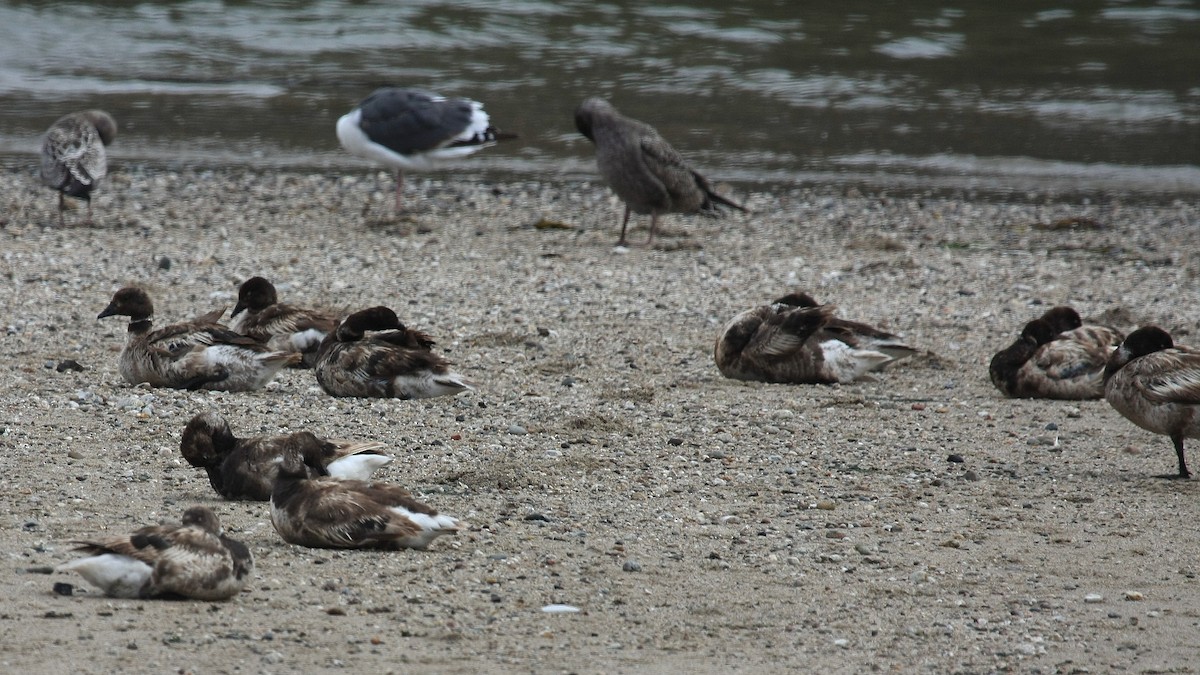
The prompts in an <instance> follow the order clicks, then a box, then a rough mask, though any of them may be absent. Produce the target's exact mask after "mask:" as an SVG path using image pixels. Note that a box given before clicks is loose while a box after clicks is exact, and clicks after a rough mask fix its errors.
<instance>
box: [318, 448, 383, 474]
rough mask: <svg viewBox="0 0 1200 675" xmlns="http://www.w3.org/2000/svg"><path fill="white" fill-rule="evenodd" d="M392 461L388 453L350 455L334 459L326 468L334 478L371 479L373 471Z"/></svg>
mask: <svg viewBox="0 0 1200 675" xmlns="http://www.w3.org/2000/svg"><path fill="white" fill-rule="evenodd" d="M391 461H392V458H391V457H388V456H387V455H370V454H365V455H350V456H349V457H341V458H339V459H335V460H333V461H332V462H330V463H329V466H327V467H325V470H326V471H328V472H329V475H330V476H333V477H334V478H342V479H350V480H370V479H371V474H372V473H375V471H376V470H377V469H379V467H381V466H386V465H387V464H389V463H391Z"/></svg>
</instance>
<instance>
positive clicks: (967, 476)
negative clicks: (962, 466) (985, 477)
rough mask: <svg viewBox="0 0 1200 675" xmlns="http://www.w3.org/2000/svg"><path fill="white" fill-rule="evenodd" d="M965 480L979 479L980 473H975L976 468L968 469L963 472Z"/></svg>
mask: <svg viewBox="0 0 1200 675" xmlns="http://www.w3.org/2000/svg"><path fill="white" fill-rule="evenodd" d="M963 480H969V481H976V480H979V474H977V473H975V470H974V469H967V470H966V471H964V472H963Z"/></svg>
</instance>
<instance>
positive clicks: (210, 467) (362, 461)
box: [179, 412, 392, 502]
mask: <svg viewBox="0 0 1200 675" xmlns="http://www.w3.org/2000/svg"><path fill="white" fill-rule="evenodd" d="M383 445H384V444H383V443H380V442H378V441H364V442H353V441H338V440H326V439H324V438H320V437H318V436H316V435H314V434H312V433H310V432H307V431H301V432H297V433H292V434H286V435H282V436H254V437H251V438H238V437H236V436H234V435H233V430H232V429H230V427H229V423H228V422H226V421H225V420H224V419H223V418H221V416H219V415H217V414H216V413H214V412H204V413H200V414H198V415H196V416H195V417H193V418H192V419H191V421H189V422H188V423H187V426H186V427H184V430H183V437H182V438H181V439H180V441H179V449H180V452H181V453H182V454H183V457H184V459H186V460H187V462H188V464H191V465H192V466H194V467H198V468H202V469H204V470H205V472H206V473H207V474H208V482H209V484H211V485H212V487H213V489H214V490H216V491H217V494H219V495H221V496H222V497H224V498H225V499H232V500H246V501H261V502H265V501H268V500H270V499H271V488H272V486H273V485H274V483H275V474H276V473H277V472H278V467H279V463H278V460H279V458H281V457H291V456H294V457H298V458H299V459H300V461H301V462H302V463H303V464H304V465H305V466H306V467H307V470H308V474H309V475H310V476H335V477H338V478H355V479H360V480H367V479H369V478H370V477H371V474H372V473H373V472H374V471H375V470H376V469H378V468H380V467H382V466H385V465H387V464H388V463H389V462H391V461H392V458H391V457H389V456H387V455H382V454H378V453H376V451H377V450H379V449H381V448H383Z"/></svg>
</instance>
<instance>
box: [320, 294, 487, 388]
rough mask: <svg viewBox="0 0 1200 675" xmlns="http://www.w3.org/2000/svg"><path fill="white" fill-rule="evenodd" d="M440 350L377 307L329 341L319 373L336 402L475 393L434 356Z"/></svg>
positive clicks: (359, 314)
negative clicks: (337, 398)
mask: <svg viewBox="0 0 1200 675" xmlns="http://www.w3.org/2000/svg"><path fill="white" fill-rule="evenodd" d="M368 331H370V334H369V335H368V334H367V333H368ZM434 344H435V343H434V341H433V339H432V338H430V337H429V336H428V335H427V334H425V333H422V332H421V331H418V330H414V329H411V328H407V327H405V326H404V324H402V323H400V319H399V318H398V317H397V316H396V313H395V312H394V311H392V310H391V309H389V308H387V307H382V306H379V307H371V308H369V309H364V310H361V311H358V312H355V313H353V314H351V315H350V316H348V317H346V318H345V319H343V320H342V322H341V323H340V324H338V327H337V328H336V329H335V330H334V331H333V332H332V333H330V334H329V335H327V336H325V340H324V341H323V342H322V343H321V348H320V349H319V350H318V351H317V362H316V365H315V366H314V368H313V372H314V374H316V376H317V382H318V383H319V384H320V385H321V388H322V389H324V390H325V391H326V393H328V394H330V395H331V396H355V397H360V398H399V399H412V398H432V397H435V396H449V395H453V394H457V393H459V392H463V391H466V390H468V389H474V388H475V384H474V383H473V382H471V381H470V380H467V379H466V378H464V377H463V376H462V375H459V374H458V373H454V372H452V371H451V370H450V362H449V361H447V360H446V359H445V358H444V357H442V356H441V355H440V354H436V353H434V352H433V351H432V348H433V346H434Z"/></svg>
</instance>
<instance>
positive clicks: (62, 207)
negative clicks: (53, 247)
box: [58, 192, 67, 227]
mask: <svg viewBox="0 0 1200 675" xmlns="http://www.w3.org/2000/svg"><path fill="white" fill-rule="evenodd" d="M66 199H67V198H66V196H64V195H63V193H61V192H59V193H58V226H59V227H62V226H63V225H64V221H63V211H66V210H67V202H66Z"/></svg>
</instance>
